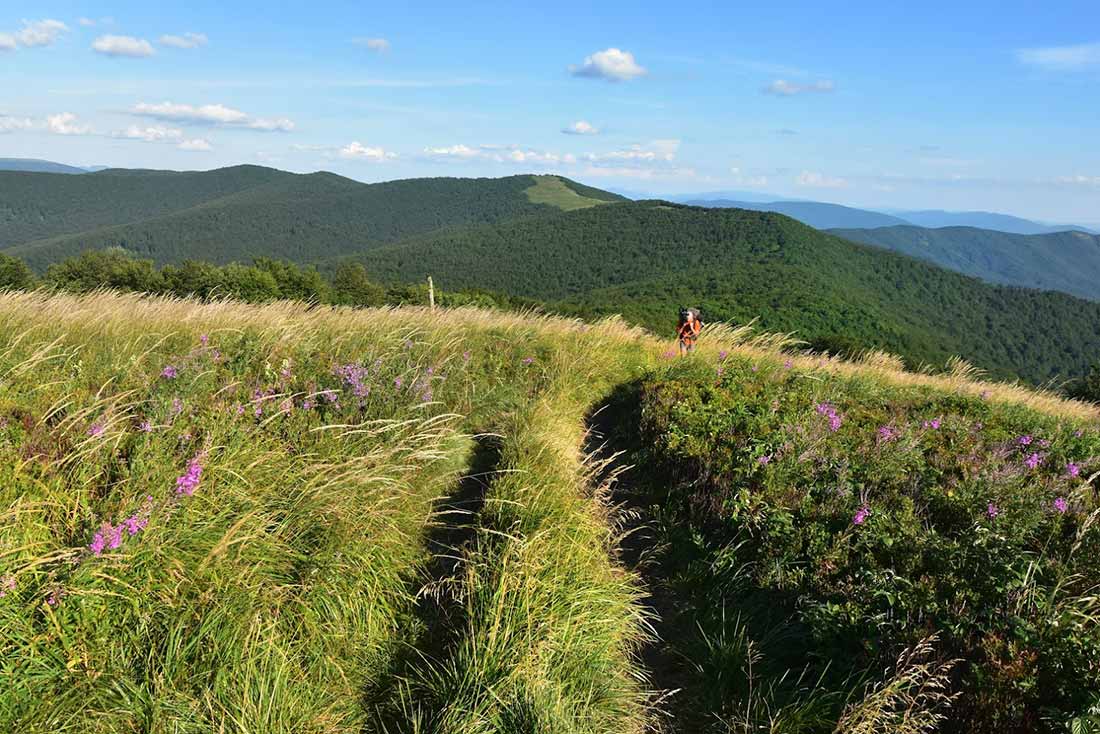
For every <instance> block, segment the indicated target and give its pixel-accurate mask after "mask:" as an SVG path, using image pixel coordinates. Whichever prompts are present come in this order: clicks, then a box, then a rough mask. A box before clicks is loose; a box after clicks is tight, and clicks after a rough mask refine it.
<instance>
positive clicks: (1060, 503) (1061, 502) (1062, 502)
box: [1054, 497, 1069, 515]
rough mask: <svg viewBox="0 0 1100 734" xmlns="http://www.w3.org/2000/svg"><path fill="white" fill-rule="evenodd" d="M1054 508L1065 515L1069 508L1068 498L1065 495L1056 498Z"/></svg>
mask: <svg viewBox="0 0 1100 734" xmlns="http://www.w3.org/2000/svg"><path fill="white" fill-rule="evenodd" d="M1054 509H1055V510H1057V511H1058V512H1060V513H1062V514H1063V515H1064V514H1065V513H1066V510H1068V509H1069V503H1068V502H1066V498H1065V497H1058V498H1056V499H1055V500H1054Z"/></svg>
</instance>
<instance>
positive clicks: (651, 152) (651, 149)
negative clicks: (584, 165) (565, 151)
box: [582, 139, 680, 163]
mask: <svg viewBox="0 0 1100 734" xmlns="http://www.w3.org/2000/svg"><path fill="white" fill-rule="evenodd" d="M679 150H680V141H679V140H675V139H670V140H654V141H652V142H651V143H649V144H648V145H632V146H630V147H629V148H623V149H620V150H612V151H608V152H606V153H585V154H584V155H583V156H582V158H583V159H584V160H586V161H589V162H591V163H601V162H604V161H611V162H616V163H622V162H636V163H671V162H673V161H674V160H676V153H677V152H678V151H679Z"/></svg>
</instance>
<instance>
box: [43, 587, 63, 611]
mask: <svg viewBox="0 0 1100 734" xmlns="http://www.w3.org/2000/svg"><path fill="white" fill-rule="evenodd" d="M64 595H65V591H64V590H63V589H62V588H61V587H60V586H56V587H54V589H53V590H52V591H50V595H49V596H47V597H46V603H47V604H49V605H50V606H51V607H56V606H57V605H58V604H60V603H61V597H62V596H64Z"/></svg>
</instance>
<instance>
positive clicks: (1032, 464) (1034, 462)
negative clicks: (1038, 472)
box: [1024, 452, 1043, 469]
mask: <svg viewBox="0 0 1100 734" xmlns="http://www.w3.org/2000/svg"><path fill="white" fill-rule="evenodd" d="M1042 462H1043V455H1042V454H1040V453H1038V452H1032V453H1031V454H1030V455H1029V456H1028V457H1027V458H1026V459H1024V466H1026V467H1027V468H1028V469H1035V468H1038V466H1039V464H1041V463H1042Z"/></svg>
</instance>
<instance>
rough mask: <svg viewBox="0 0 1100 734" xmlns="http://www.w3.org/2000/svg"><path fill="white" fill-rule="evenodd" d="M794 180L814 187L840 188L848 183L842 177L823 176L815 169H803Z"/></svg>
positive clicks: (799, 183)
mask: <svg viewBox="0 0 1100 734" xmlns="http://www.w3.org/2000/svg"><path fill="white" fill-rule="evenodd" d="M794 182H795V183H796V184H798V185H799V186H807V187H810V188H815V189H842V188H844V187H845V186H847V185H848V182H847V181H846V180H845V179H843V178H833V177H830V176H825V175H822V174H820V173H817V172H816V171H803V172H802V173H800V174H799V175H798V178H796V179H795V180H794Z"/></svg>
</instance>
